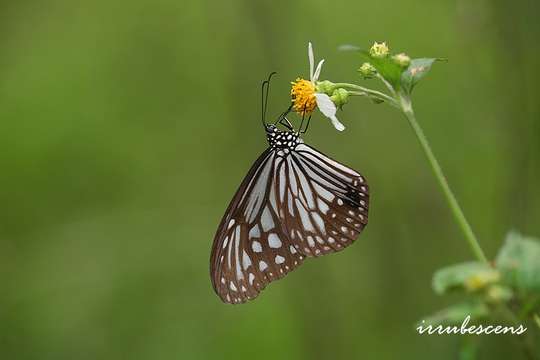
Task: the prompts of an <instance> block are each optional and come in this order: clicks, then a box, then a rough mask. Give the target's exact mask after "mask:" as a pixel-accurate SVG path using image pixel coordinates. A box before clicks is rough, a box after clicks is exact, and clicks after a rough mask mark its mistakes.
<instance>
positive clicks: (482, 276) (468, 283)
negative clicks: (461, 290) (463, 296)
mask: <svg viewBox="0 0 540 360" xmlns="http://www.w3.org/2000/svg"><path fill="white" fill-rule="evenodd" d="M500 278H501V274H500V273H499V272H498V271H497V270H495V269H490V270H486V271H482V272H478V273H476V274H474V275H471V276H470V277H469V278H467V279H466V280H465V284H464V285H465V289H467V290H468V291H471V292H472V291H477V290H481V289H484V288H485V287H486V286H488V285H490V284H494V283H496V282H498V281H499V280H500Z"/></svg>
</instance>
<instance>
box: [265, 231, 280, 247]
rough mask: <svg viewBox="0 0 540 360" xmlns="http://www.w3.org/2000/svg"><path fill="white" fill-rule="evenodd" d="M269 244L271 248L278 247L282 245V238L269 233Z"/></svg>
mask: <svg viewBox="0 0 540 360" xmlns="http://www.w3.org/2000/svg"><path fill="white" fill-rule="evenodd" d="M268 245H269V246H270V247H271V248H274V249H278V248H280V247H281V240H280V239H279V237H278V236H277V235H276V234H274V233H271V234H270V235H268Z"/></svg>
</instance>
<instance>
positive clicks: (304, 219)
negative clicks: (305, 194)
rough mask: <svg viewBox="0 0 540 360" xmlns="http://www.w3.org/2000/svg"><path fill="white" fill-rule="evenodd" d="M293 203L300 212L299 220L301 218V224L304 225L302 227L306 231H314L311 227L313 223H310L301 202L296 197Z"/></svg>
mask: <svg viewBox="0 0 540 360" xmlns="http://www.w3.org/2000/svg"><path fill="white" fill-rule="evenodd" d="M295 203H296V208H297V209H298V212H299V213H300V220H302V226H303V227H304V229H305V230H307V231H314V230H315V228H313V224H312V223H311V219H310V218H309V214H308V213H307V211H306V209H305V208H304V205H302V203H301V202H300V201H299V200H298V199H295Z"/></svg>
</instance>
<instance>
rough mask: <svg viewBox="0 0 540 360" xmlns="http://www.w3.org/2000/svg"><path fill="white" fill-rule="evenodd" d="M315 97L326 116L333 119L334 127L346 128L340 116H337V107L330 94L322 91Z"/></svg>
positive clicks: (340, 129)
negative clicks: (340, 120) (339, 118)
mask: <svg viewBox="0 0 540 360" xmlns="http://www.w3.org/2000/svg"><path fill="white" fill-rule="evenodd" d="M315 98H316V99H317V107H318V108H319V110H320V111H321V112H322V113H323V115H324V116H326V117H327V118H329V119H330V121H332V125H334V127H335V128H336V129H337V130H339V131H343V130H345V126H343V124H342V123H340V122H339V120H338V118H337V117H336V111H337V108H336V105H335V104H334V103H333V102H332V100H331V99H330V96H328V95H326V94H322V93H316V94H315Z"/></svg>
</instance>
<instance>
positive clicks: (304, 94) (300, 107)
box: [291, 78, 317, 115]
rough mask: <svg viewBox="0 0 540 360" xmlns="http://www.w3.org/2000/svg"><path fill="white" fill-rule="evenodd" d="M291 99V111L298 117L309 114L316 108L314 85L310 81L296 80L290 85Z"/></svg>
mask: <svg viewBox="0 0 540 360" xmlns="http://www.w3.org/2000/svg"><path fill="white" fill-rule="evenodd" d="M291 84H292V88H291V97H292V102H293V109H294V111H296V112H297V113H299V114H300V115H305V114H310V113H311V112H312V111H313V110H315V106H317V99H316V98H315V85H313V83H312V82H311V81H308V80H305V79H300V78H298V79H296V81H295V82H293V83H291Z"/></svg>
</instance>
